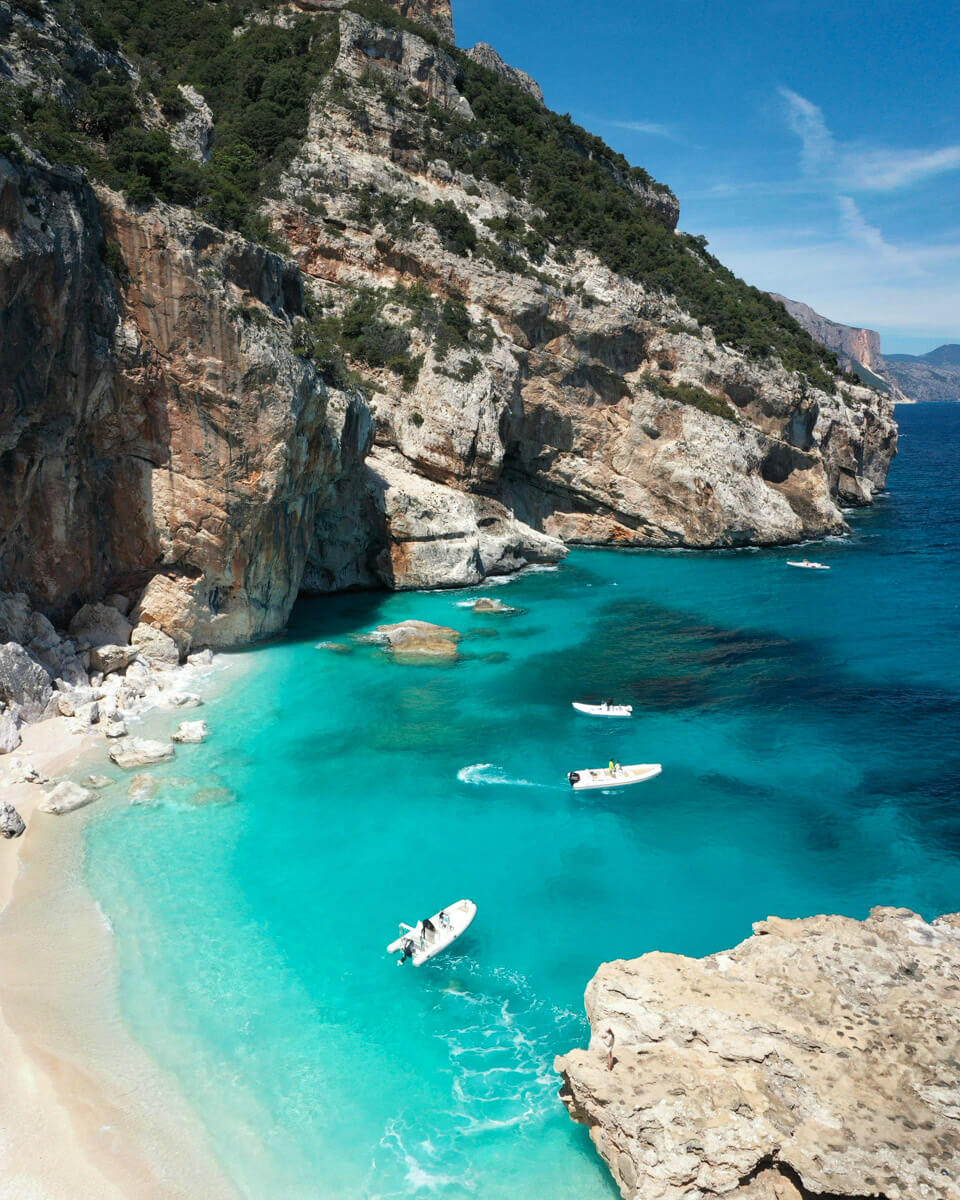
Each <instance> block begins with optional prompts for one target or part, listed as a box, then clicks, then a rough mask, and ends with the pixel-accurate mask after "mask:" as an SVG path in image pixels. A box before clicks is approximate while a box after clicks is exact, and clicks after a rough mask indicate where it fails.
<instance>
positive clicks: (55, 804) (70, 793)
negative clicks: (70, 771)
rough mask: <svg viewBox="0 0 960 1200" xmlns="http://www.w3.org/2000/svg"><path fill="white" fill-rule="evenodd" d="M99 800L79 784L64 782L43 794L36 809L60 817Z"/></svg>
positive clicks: (95, 794) (93, 793) (94, 794)
mask: <svg viewBox="0 0 960 1200" xmlns="http://www.w3.org/2000/svg"><path fill="white" fill-rule="evenodd" d="M99 799H100V797H99V796H98V795H97V793H96V792H93V791H91V790H90V788H85V787H83V786H81V785H80V784H79V783H71V782H70V781H69V780H64V781H63V782H62V783H58V784H57V785H56V787H52V788H51V789H50V791H49V792H47V793H45V795H44V798H43V800H42V801H41V802H40V804H39V806H38V807H39V809H40V811H41V812H45V813H52V814H53V815H54V816H57V817H60V816H63V814H64V813H69V812H75V811H76V810H77V809H78V808H85V807H86V806H87V805H88V804H92V803H93V802H94V800H99Z"/></svg>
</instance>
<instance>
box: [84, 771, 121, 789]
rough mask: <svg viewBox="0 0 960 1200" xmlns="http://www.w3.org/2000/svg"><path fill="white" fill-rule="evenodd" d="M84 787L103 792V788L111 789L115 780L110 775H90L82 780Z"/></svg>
mask: <svg viewBox="0 0 960 1200" xmlns="http://www.w3.org/2000/svg"><path fill="white" fill-rule="evenodd" d="M81 783H82V785H83V787H86V788H93V789H94V790H95V791H98V792H99V791H102V790H103V788H105V787H109V786H110V784H111V783H113V780H112V779H111V778H110V776H109V775H88V776H87V777H86V779H83V780H81Z"/></svg>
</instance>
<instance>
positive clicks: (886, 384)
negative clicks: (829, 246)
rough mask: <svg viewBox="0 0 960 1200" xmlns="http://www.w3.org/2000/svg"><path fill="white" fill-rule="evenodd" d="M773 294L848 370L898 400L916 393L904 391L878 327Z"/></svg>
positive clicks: (903, 400) (897, 401) (911, 396)
mask: <svg viewBox="0 0 960 1200" xmlns="http://www.w3.org/2000/svg"><path fill="white" fill-rule="evenodd" d="M770 294H771V295H772V296H773V298H774V300H779V301H780V303H781V304H782V305H783V307H784V308H785V309H786V310H787V312H788V313H789V314H790V316H791V317H793V319H794V320H795V321H796V322H797V323H798V324H799V325H801V326H802V327H803V328H804V329H806V330H807V332H808V333H809V334H810V335H811V336H812V337H814V338H815V339H816V340H817V341H818V342H819V343H820V344H821V346H826V347H827V349H828V350H832V351H833V352H834V354H836V356H837V358H838V359H839V360H840V365H841V366H842V367H843V368H844V369H845V370H847V371H852V372H853V373H854V374H855V375H857V376H858V377H859V378H860V379H861V380H862V381H863V382H864V383H866V384H868V385H869V386H871V387H876V388H878V389H879V390H880V391H882V392H885V393H886V394H887V395H889V397H890V399H891V400H893V401H894V403H896V404H909V403H910V402H911V401H912V399H913V398H914V397H913V393H911V392H909V389H907V392H906V393H905V392H904V390H903V389H902V387H901V382H902V380H901V379H900V378H899V377H898V374H897V372H896V370H895V369H892V368H891V366H890V364H889V362H888V361H887V359H885V358H884V357H883V354H882V353H881V351H880V334H879V333H877V331H876V330H875V329H860V328H858V327H856V326H854V325H841V324H840V323H839V322H837V321H831V320H830V319H829V318H828V317H824V316H821V315H820V313H818V312H814V310H813V309H812V308H811V307H810V306H809V305H808V304H801V303H800V301H799V300H788V299H787V297H786V296H780V295H778V294H777V293H776V292H771V293H770Z"/></svg>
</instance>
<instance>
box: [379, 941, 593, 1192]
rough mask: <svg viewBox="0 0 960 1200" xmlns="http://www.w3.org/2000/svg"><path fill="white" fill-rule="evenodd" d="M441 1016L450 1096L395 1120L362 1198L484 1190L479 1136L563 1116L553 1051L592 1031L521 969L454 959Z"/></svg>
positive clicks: (448, 963)
mask: <svg viewBox="0 0 960 1200" xmlns="http://www.w3.org/2000/svg"><path fill="white" fill-rule="evenodd" d="M430 970H431V971H433V970H436V971H438V972H440V971H442V978H443V979H444V981H445V982H444V985H443V987H442V988H441V989H440V990H439V991H438V993H437V999H436V1006H435V1008H436V1012H437V1013H438V1014H439V1017H440V1024H441V1026H442V1032H440V1033H437V1034H436V1036H437V1037H438V1038H440V1039H441V1040H442V1041H443V1042H444V1043H445V1045H446V1048H447V1052H448V1055H449V1062H450V1067H449V1077H450V1101H449V1104H448V1105H447V1106H446V1109H445V1112H444V1113H442V1114H438V1115H437V1117H434V1116H433V1114H432V1113H431V1114H430V1116H429V1117H428V1118H427V1119H424V1114H422V1113H418V1114H416V1116H414V1114H411V1113H404V1114H403V1115H402V1116H398V1117H395V1118H393V1119H391V1120H390V1121H389V1122H388V1124H387V1126H386V1128H385V1130H384V1133H383V1136H382V1137H381V1139H380V1142H379V1143H378V1145H377V1148H376V1150H375V1152H374V1158H373V1162H372V1163H371V1166H370V1170H369V1172H368V1175H367V1181H366V1188H365V1190H364V1197H365V1200H395V1198H396V1200H399V1198H400V1197H402V1196H418V1195H438V1194H439V1195H442V1196H443V1198H444V1200H461V1197H468V1196H469V1197H474V1196H477V1195H479V1194H480V1192H481V1187H482V1180H480V1179H478V1178H477V1177H476V1175H475V1174H474V1171H473V1168H472V1165H471V1164H472V1162H473V1161H474V1159H475V1151H474V1149H473V1147H474V1146H475V1144H476V1139H477V1138H478V1137H483V1138H496V1137H499V1136H501V1135H502V1134H503V1133H504V1132H506V1131H516V1130H517V1129H521V1130H527V1131H530V1130H533V1129H535V1128H536V1127H537V1126H538V1125H540V1124H541V1123H542V1122H543V1121H544V1120H545V1119H546V1118H547V1117H548V1116H550V1115H556V1114H557V1112H558V1109H557V1103H556V1092H557V1077H556V1075H554V1073H553V1069H552V1063H553V1057H554V1055H555V1054H556V1053H557V1052H558V1049H560V1048H563V1047H565V1046H569V1045H576V1044H578V1043H579V1042H581V1041H583V1039H584V1037H585V1030H584V1021H583V1018H582V1017H581V1016H579V1015H578V1014H576V1013H574V1012H572V1011H570V1010H567V1009H561V1008H558V1007H556V1006H554V1005H550V1004H545V1003H544V1002H543V1001H541V1000H539V999H538V998H537V996H536V995H535V994H534V991H533V988H532V987H531V986H530V984H529V983H528V981H527V980H526V979H525V978H524V977H523V976H522V975H520V974H518V973H515V972H512V971H507V970H505V969H503V968H493V969H492V970H491V969H490V968H484V967H482V966H481V965H480V963H478V962H477V961H476V960H474V959H470V958H467V957H461V958H454V957H451V956H450V955H447V956H446V958H445V960H444V963H443V965H442V966H437V965H435V966H433V967H431V968H430Z"/></svg>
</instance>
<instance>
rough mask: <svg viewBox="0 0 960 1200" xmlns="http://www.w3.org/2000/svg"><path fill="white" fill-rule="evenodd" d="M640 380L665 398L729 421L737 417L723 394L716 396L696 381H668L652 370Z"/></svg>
mask: <svg viewBox="0 0 960 1200" xmlns="http://www.w3.org/2000/svg"><path fill="white" fill-rule="evenodd" d="M640 382H641V383H642V384H643V386H644V387H645V388H648V389H649V390H650V391H651V392H656V394H657V395H658V396H662V397H663V398H664V399H665V400H676V401H678V402H679V403H680V404H689V405H691V406H692V407H693V408H699V409H700V411H701V412H705V413H712V414H713V416H715V417H724V418H725V419H726V420H728V421H735V420H736V419H737V415H736V413H735V412H734V410H733V409H732V408H731V407H730V404H729V403H728V402H727V401H726V400H724V398H723V397H722V396H715V395H714V394H713V393H712V392H708V391H707V390H706V389H705V388H702V387H698V386H697V385H696V384H695V383H667V381H666V380H665V379H664V378H663V376H662V375H656V374H654V373H653V372H650V371H648V372H647V373H646V374H645V375H643V376H641V379H640Z"/></svg>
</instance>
